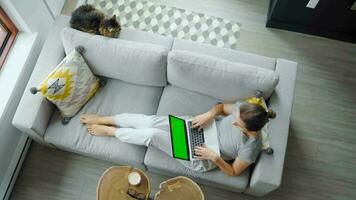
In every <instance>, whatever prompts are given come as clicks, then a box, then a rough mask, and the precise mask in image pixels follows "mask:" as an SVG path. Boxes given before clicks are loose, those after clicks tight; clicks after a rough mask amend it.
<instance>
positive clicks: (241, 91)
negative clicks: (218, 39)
mask: <svg viewBox="0 0 356 200" xmlns="http://www.w3.org/2000/svg"><path fill="white" fill-rule="evenodd" d="M167 77H168V82H169V83H170V84H172V85H175V86H178V87H181V88H185V89H188V90H191V91H195V92H198V93H201V94H205V95H208V96H211V97H215V98H218V99H220V100H223V101H231V102H235V101H237V100H240V99H243V98H246V97H248V96H251V95H254V93H255V91H256V90H260V91H262V92H264V97H265V98H268V97H269V96H270V95H271V94H272V92H273V90H274V88H275V87H276V85H277V83H278V80H279V76H278V74H277V73H276V72H275V71H273V70H269V69H264V68H260V67H256V66H253V65H248V64H243V63H235V62H230V61H227V60H224V59H220V58H217V57H212V56H208V55H203V54H199V53H194V52H190V51H182V50H172V51H171V52H170V53H169V54H168V66H167Z"/></svg>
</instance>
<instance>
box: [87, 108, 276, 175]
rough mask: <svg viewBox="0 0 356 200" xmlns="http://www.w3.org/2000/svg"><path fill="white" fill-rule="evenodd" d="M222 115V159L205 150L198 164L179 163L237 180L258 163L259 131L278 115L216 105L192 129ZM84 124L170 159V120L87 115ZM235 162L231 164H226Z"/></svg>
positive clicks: (93, 131)
mask: <svg viewBox="0 0 356 200" xmlns="http://www.w3.org/2000/svg"><path fill="white" fill-rule="evenodd" d="M219 115H225V116H226V117H224V118H223V119H222V120H218V121H217V129H218V140H219V147H220V153H221V157H220V156H219V155H218V154H217V153H216V152H214V151H213V150H212V149H210V148H207V147H205V146H203V147H196V148H195V153H196V154H197V155H198V156H199V157H198V158H200V159H199V160H192V161H184V160H178V159H177V161H179V162H180V163H182V164H183V165H184V166H186V167H187V168H189V169H191V170H195V171H200V172H204V171H208V170H211V169H213V168H215V167H216V166H217V167H219V168H220V169H221V170H222V171H223V172H224V173H225V174H227V175H230V176H238V175H239V174H241V173H242V172H243V171H244V170H245V169H246V168H248V166H250V165H251V164H252V163H254V162H255V161H256V158H257V156H258V154H259V153H260V151H261V144H262V140H261V134H260V130H261V129H262V128H263V126H264V125H265V124H266V123H267V122H268V121H269V119H270V118H274V117H275V116H276V114H275V112H273V111H272V110H270V109H269V110H268V111H266V110H265V109H264V108H263V107H262V106H260V105H258V104H252V103H243V102H237V103H235V104H217V105H215V106H214V107H213V108H212V109H211V110H209V111H208V112H206V113H203V114H201V115H198V116H196V117H195V118H194V119H193V126H194V127H200V128H203V127H206V126H207V125H209V124H210V123H211V122H212V121H213V120H214V119H215V117H217V116H219ZM182 118H184V119H189V118H190V117H182ZM81 122H82V123H84V124H86V126H87V129H88V131H89V133H90V134H93V135H101V136H115V137H117V138H118V139H120V140H121V141H122V142H127V143H132V144H137V145H145V146H149V145H153V146H155V147H156V148H158V149H160V150H162V151H164V152H165V153H167V154H168V155H171V146H170V136H169V122H168V117H167V116H157V115H152V116H148V115H142V114H130V113H123V114H119V115H116V116H105V117H101V116H97V115H88V114H86V115H83V116H82V117H81ZM232 160H234V161H233V163H232V164H230V163H229V162H226V161H232Z"/></svg>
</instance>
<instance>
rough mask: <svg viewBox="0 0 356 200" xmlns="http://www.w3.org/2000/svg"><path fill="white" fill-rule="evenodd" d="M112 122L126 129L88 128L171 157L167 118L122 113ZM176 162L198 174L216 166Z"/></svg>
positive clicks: (198, 161) (97, 126)
mask: <svg viewBox="0 0 356 200" xmlns="http://www.w3.org/2000/svg"><path fill="white" fill-rule="evenodd" d="M183 118H189V117H183ZM114 121H115V125H117V126H120V127H126V128H116V127H109V126H103V125H88V126H91V128H92V131H93V132H94V133H93V134H96V135H106V136H115V137H117V138H118V139H120V140H121V141H122V142H126V143H131V144H136V145H144V146H154V147H156V148H157V149H160V150H161V151H163V152H165V153H166V154H168V155H169V156H172V147H171V140H170V136H169V120H168V117H167V116H157V115H152V116H149V115H142V114H130V113H123V114H119V115H116V116H114ZM108 127H109V128H108ZM129 127H132V128H129ZM88 131H89V129H88ZM177 161H178V162H180V163H181V164H183V165H184V166H185V167H187V168H189V169H191V170H194V171H200V172H204V171H209V170H211V169H213V168H215V167H216V165H215V164H214V163H213V162H211V161H209V160H193V161H184V160H179V159H177Z"/></svg>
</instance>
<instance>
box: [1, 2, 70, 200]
mask: <svg viewBox="0 0 356 200" xmlns="http://www.w3.org/2000/svg"><path fill="white" fill-rule="evenodd" d="M63 3H64V0H0V5H1V7H2V8H3V9H4V10H5V12H6V13H7V14H8V15H9V17H10V18H11V19H12V20H13V21H14V23H15V25H16V26H17V27H18V29H19V34H18V36H17V38H16V40H15V43H14V45H13V47H12V49H11V50H10V52H9V55H8V57H7V59H6V61H5V63H4V66H3V68H2V69H1V71H0V88H1V89H0V90H1V92H2V95H1V98H0V199H6V198H8V197H9V194H10V193H11V188H12V185H13V184H14V182H15V180H16V175H17V173H18V171H19V169H20V168H21V163H22V162H21V161H22V160H23V158H24V156H25V155H26V150H27V147H28V145H29V143H30V142H29V140H28V138H27V136H26V135H25V134H22V133H21V132H20V131H19V130H17V129H16V128H14V127H13V126H12V124H11V121H12V118H13V115H14V113H15V111H16V108H17V105H18V103H19V100H20V98H21V96H22V93H23V92H24V91H23V90H24V88H25V86H26V84H27V81H28V79H29V77H30V75H31V73H32V70H33V66H34V65H35V63H36V60H37V58H38V55H39V52H40V50H41V48H42V45H43V42H44V40H45V38H46V36H47V34H48V31H49V30H50V28H51V25H52V23H53V21H54V17H55V16H56V15H57V14H59V12H60V10H61V6H63Z"/></svg>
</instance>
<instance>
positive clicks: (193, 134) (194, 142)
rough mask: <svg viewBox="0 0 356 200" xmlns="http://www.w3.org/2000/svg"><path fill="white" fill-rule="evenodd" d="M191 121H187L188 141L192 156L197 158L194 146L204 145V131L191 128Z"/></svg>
mask: <svg viewBox="0 0 356 200" xmlns="http://www.w3.org/2000/svg"><path fill="white" fill-rule="evenodd" d="M192 126H193V124H192V121H188V128H189V130H190V134H189V137H190V138H189V139H190V149H191V150H192V153H193V156H197V155H196V154H195V152H194V148H195V147H196V146H203V144H204V131H203V129H200V130H199V127H198V128H193V127H192Z"/></svg>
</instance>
